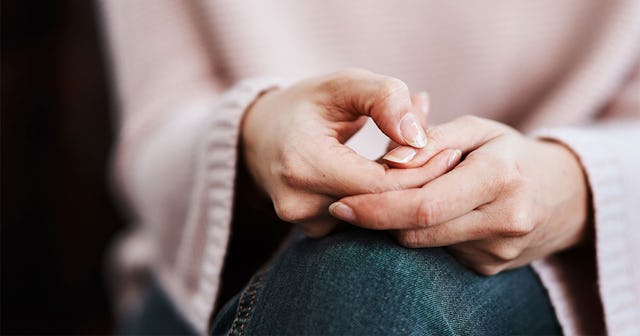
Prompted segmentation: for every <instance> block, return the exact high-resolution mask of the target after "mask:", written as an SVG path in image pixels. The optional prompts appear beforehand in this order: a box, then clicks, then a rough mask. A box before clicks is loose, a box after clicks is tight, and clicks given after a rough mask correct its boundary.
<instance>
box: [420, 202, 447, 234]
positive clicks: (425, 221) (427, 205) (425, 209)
mask: <svg viewBox="0 0 640 336" xmlns="http://www.w3.org/2000/svg"><path fill="white" fill-rule="evenodd" d="M441 213H442V207H441V206H440V203H438V202H433V201H429V200H424V201H422V202H421V203H420V206H418V208H417V209H416V214H415V218H416V225H417V226H418V227H423V228H424V227H428V226H430V225H434V224H437V219H438V218H439V217H440V215H441Z"/></svg>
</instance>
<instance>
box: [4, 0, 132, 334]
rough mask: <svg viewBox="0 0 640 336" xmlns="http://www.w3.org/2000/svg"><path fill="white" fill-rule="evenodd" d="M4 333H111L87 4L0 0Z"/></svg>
mask: <svg viewBox="0 0 640 336" xmlns="http://www.w3.org/2000/svg"><path fill="white" fill-rule="evenodd" d="M0 4H1V6H2V7H1V15H2V22H1V25H2V57H1V60H2V66H1V68H0V72H1V75H2V82H1V88H2V97H1V104H2V105H1V114H2V120H1V126H2V132H1V135H2V142H1V144H2V159H1V160H2V180H1V185H2V208H1V213H2V223H1V228H2V292H1V293H0V295H1V297H2V319H1V321H0V324H1V326H2V334H7V333H11V334H14V333H64V334H67V333H82V334H89V333H91V334H95V333H109V332H111V331H112V328H113V318H112V315H111V313H110V311H109V301H108V297H109V296H108V293H107V292H106V286H105V282H106V281H105V280H106V278H107V276H106V274H105V267H104V260H105V252H106V250H107V249H108V247H109V246H110V242H111V241H112V239H113V237H114V233H116V232H117V231H118V230H119V229H121V228H122V226H123V220H122V218H121V216H119V214H118V211H116V209H115V207H114V205H113V202H112V200H111V199H112V197H111V191H110V184H109V181H108V168H107V167H108V161H109V155H110V147H111V142H112V136H113V134H112V128H111V111H112V109H113V105H112V103H111V96H110V90H109V85H108V78H107V74H108V72H107V71H106V69H105V65H106V59H105V56H104V53H103V45H102V43H103V38H102V36H101V31H100V27H99V24H98V23H99V20H98V16H97V11H96V9H97V8H96V3H95V2H94V1H90V0H76V1H72V0H62V1H61V0H58V1H24V0H1V1H0Z"/></svg>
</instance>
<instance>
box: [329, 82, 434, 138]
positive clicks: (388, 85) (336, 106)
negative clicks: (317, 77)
mask: <svg viewBox="0 0 640 336" xmlns="http://www.w3.org/2000/svg"><path fill="white" fill-rule="evenodd" d="M324 87H325V91H326V92H327V93H328V94H329V96H328V98H327V100H329V101H331V104H332V106H331V107H332V108H328V109H327V111H328V112H329V114H328V115H327V116H328V117H329V119H330V120H333V121H346V120H350V119H352V118H353V116H360V115H366V116H369V117H371V118H372V119H373V121H374V122H375V123H376V125H378V128H380V130H381V131H382V132H383V133H384V134H386V135H387V136H388V137H390V138H391V139H392V140H393V141H395V142H397V143H399V144H403V145H408V146H412V147H416V148H422V147H424V146H425V144H426V135H425V132H424V129H423V128H422V127H420V117H419V116H418V114H419V113H421V112H419V111H418V109H415V108H414V107H413V105H412V101H411V96H410V94H409V88H408V87H407V85H406V84H405V83H404V82H402V81H401V80H399V79H397V78H393V77H388V76H383V75H379V74H375V73H373V72H370V71H366V70H360V69H351V70H345V71H341V72H338V73H335V74H332V75H330V76H329V79H328V80H327V81H326V83H325V85H324ZM336 97H339V98H338V99H336ZM336 111H342V112H346V113H347V114H350V117H349V118H347V119H345V118H344V115H342V114H341V113H335V112H336Z"/></svg>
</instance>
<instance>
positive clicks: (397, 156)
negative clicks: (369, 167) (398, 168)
mask: <svg viewBox="0 0 640 336" xmlns="http://www.w3.org/2000/svg"><path fill="white" fill-rule="evenodd" d="M417 153H418V152H417V151H416V150H415V148H413V147H408V146H399V147H396V148H394V149H392V150H391V151H390V152H388V153H387V154H386V155H385V156H383V157H382V159H383V160H385V161H388V162H390V163H400V164H402V163H408V162H409V161H411V160H412V159H413V158H414V157H415V156H416V154H417Z"/></svg>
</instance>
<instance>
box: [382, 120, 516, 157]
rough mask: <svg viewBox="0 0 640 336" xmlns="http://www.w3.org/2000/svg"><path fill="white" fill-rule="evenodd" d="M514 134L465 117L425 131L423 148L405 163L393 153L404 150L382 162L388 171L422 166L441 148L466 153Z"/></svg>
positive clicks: (488, 121)
mask: <svg viewBox="0 0 640 336" xmlns="http://www.w3.org/2000/svg"><path fill="white" fill-rule="evenodd" d="M509 132H514V130H513V129H511V128H509V127H508V126H506V125H504V124H501V123H498V122H495V121H492V120H489V119H482V118H478V117H473V116H465V117H460V118H458V119H455V120H453V121H451V122H448V123H444V124H440V125H438V126H434V127H431V128H428V129H427V137H428V141H427V145H426V146H425V147H424V148H422V149H420V150H418V151H417V152H416V155H415V156H414V157H413V158H412V159H411V160H409V161H398V160H397V158H398V157H399V156H398V155H396V153H394V152H396V151H406V150H407V149H406V147H407V146H400V147H398V148H396V149H394V150H392V151H391V152H389V153H387V155H385V156H384V157H383V158H384V159H385V160H386V161H387V163H388V164H389V165H390V166H392V167H399V168H409V167H418V166H421V165H423V164H424V163H425V162H427V161H428V160H429V158H431V157H432V156H433V155H435V154H436V153H438V152H440V151H441V150H442V149H444V148H459V149H461V150H462V152H463V153H468V152H470V151H473V150H474V149H476V148H478V147H480V146H481V145H483V144H485V143H486V142H488V141H489V140H491V139H493V138H495V137H496V136H499V135H501V134H505V133H509Z"/></svg>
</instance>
